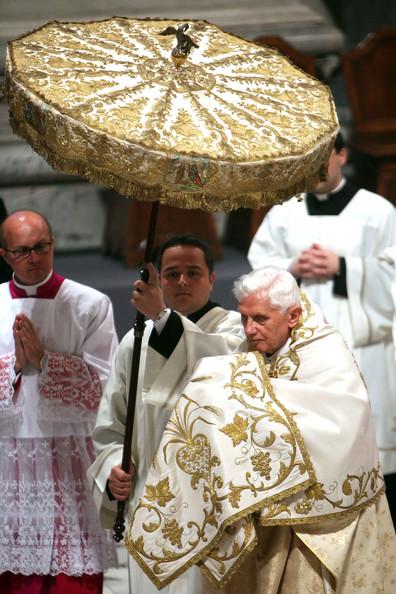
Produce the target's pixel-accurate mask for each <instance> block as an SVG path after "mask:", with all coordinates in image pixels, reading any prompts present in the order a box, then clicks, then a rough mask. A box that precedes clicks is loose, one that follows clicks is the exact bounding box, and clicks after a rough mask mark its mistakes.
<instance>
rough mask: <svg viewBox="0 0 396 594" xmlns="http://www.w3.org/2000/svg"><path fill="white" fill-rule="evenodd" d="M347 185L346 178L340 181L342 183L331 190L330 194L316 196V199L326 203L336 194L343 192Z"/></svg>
mask: <svg viewBox="0 0 396 594" xmlns="http://www.w3.org/2000/svg"><path fill="white" fill-rule="evenodd" d="M345 184H346V179H345V177H343V178H342V180H341V181H340V183H339V184H338V185H337V186H336V187H335V188H333V189H332V190H331V192H329V193H328V194H316V193H315V192H314V194H315V196H316V198H317V199H318V200H319V201H320V202H324V201H325V200H327V199H328V198H329V197H330V196H331V195H332V194H336V193H337V192H339V191H340V190H342V188H343V187H344V186H345Z"/></svg>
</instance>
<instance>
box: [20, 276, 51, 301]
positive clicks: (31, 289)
mask: <svg viewBox="0 0 396 594" xmlns="http://www.w3.org/2000/svg"><path fill="white" fill-rule="evenodd" d="M52 272H53V271H52V270H51V272H50V273H49V274H48V276H46V277H45V279H44V280H42V281H40V282H39V283H37V284H35V285H22V284H21V283H18V281H17V280H16V278H15V274H13V275H12V280H13V281H14V284H15V286H16V287H18V288H19V289H22V290H23V291H25V293H26V295H29V297H30V296H31V295H37V289H38V288H39V287H42V286H43V285H45V283H47V282H48V281H49V279H50V278H51V276H52Z"/></svg>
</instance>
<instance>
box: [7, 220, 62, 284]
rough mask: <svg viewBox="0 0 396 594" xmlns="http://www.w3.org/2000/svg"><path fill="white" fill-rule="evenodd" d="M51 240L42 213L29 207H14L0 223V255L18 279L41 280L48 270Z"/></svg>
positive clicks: (38, 281)
mask: <svg viewBox="0 0 396 594" xmlns="http://www.w3.org/2000/svg"><path fill="white" fill-rule="evenodd" d="M53 241H54V238H53V235H52V230H51V227H50V224H49V223H48V221H47V219H46V218H45V217H43V216H42V215H41V214H40V213H38V212H35V211H32V210H18V211H16V212H13V213H12V214H10V215H9V216H8V217H7V218H6V219H5V220H4V221H3V224H2V225H1V233H0V255H1V256H2V257H3V258H4V260H5V261H6V262H7V264H9V265H10V266H11V268H12V269H13V271H14V275H15V278H16V279H17V280H18V281H19V282H20V283H22V284H25V285H34V284H37V283H40V282H42V281H43V280H44V279H45V278H46V277H47V276H48V274H49V273H50V272H51V270H52V267H53V260H54V246H53Z"/></svg>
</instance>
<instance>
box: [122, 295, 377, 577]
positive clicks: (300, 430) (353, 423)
mask: <svg viewBox="0 0 396 594" xmlns="http://www.w3.org/2000/svg"><path fill="white" fill-rule="evenodd" d="M303 305H304V308H303V313H302V316H301V319H300V323H299V325H298V326H297V328H296V330H295V332H294V333H293V336H292V337H291V339H290V341H288V343H286V345H285V347H284V349H283V350H282V351H281V352H279V353H278V355H277V357H276V358H275V359H276V360H279V361H280V362H281V363H280V365H279V367H278V368H277V367H276V362H274V361H273V362H272V363H271V362H269V363H266V362H265V360H264V358H263V357H262V356H261V355H260V354H259V353H240V354H236V355H228V356H218V357H208V358H204V359H202V360H201V361H200V362H199V363H198V365H197V366H196V369H195V372H194V374H193V376H192V378H191V381H190V382H189V383H188V384H187V386H186V387H185V390H184V393H183V395H182V396H181V397H180V398H179V400H178V401H177V404H176V406H175V408H174V410H173V412H172V415H171V417H170V420H169V422H168V424H167V426H166V429H165V431H164V434H163V438H162V441H161V443H160V446H159V449H158V451H157V454H156V456H155V458H154V461H153V465H152V468H151V469H150V472H149V474H148V477H147V481H146V486H145V489H144V492H143V493H142V497H141V498H140V500H139V503H138V505H137V507H136V508H135V510H134V511H133V514H132V516H131V518H130V522H129V528H128V534H127V537H126V546H127V548H128V550H129V552H130V553H131V554H132V555H133V556H134V558H135V559H136V560H137V562H138V563H139V564H140V566H141V567H142V569H143V570H144V571H145V572H146V573H147V575H148V577H149V578H150V579H151V580H152V581H153V582H154V583H155V584H156V585H157V587H159V588H160V587H163V586H164V585H166V584H168V583H170V582H171V581H172V580H173V579H175V578H176V577H177V576H178V575H180V574H181V573H182V572H184V571H185V570H186V569H187V568H188V567H189V566H191V565H192V564H197V563H199V564H201V565H202V567H203V568H204V569H205V571H206V572H207V573H208V574H209V575H210V576H211V577H212V579H214V580H215V581H216V582H217V583H219V584H223V583H225V582H226V581H227V580H228V579H229V577H230V576H231V575H233V574H234V573H235V571H237V569H238V567H239V566H240V564H241V563H242V562H243V560H244V559H245V557H246V555H247V554H248V552H249V551H250V550H252V548H254V546H255V544H256V526H257V525H258V524H261V525H262V526H271V525H287V526H293V528H295V529H296V530H298V529H299V526H309V525H312V526H313V527H315V526H316V525H318V524H319V525H321V523H322V522H324V521H327V520H332V519H334V520H342V519H343V518H344V517H349V516H350V515H351V514H355V515H356V512H358V511H359V510H362V509H365V508H366V506H367V505H369V504H370V503H372V502H374V501H375V500H376V498H378V497H379V496H380V495H381V494H382V492H383V478H382V475H381V472H380V469H379V465H378V452H377V449H376V445H375V439H374V433H373V428H372V422H371V413H370V407H369V403H368V398H367V392H366V390H365V386H364V383H363V381H362V379H361V376H360V372H359V370H358V368H357V366H356V363H355V362H354V359H353V357H352V355H351V353H350V351H349V350H348V349H347V347H346V345H345V343H344V341H343V339H342V338H341V336H340V335H339V334H338V333H337V332H336V331H335V330H334V329H333V328H332V327H330V326H329V325H328V324H326V323H325V322H324V320H323V317H322V315H321V314H320V312H318V310H317V309H316V308H315V307H314V306H312V305H311V303H310V302H309V301H308V299H306V298H305V297H304V296H303ZM271 368H272V369H275V370H276V371H277V373H276V374H275V375H277V377H272V378H270V377H269V375H268V372H267V369H269V370H271ZM293 380H298V381H293Z"/></svg>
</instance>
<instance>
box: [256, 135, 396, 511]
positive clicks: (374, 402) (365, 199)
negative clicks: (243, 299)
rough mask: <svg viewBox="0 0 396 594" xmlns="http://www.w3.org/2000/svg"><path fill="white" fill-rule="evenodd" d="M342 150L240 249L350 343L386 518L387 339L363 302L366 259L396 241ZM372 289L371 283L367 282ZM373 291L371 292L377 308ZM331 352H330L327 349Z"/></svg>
mask: <svg viewBox="0 0 396 594" xmlns="http://www.w3.org/2000/svg"><path fill="white" fill-rule="evenodd" d="M347 158H348V152H347V149H346V147H345V145H344V141H343V138H342V136H341V134H339V135H338V137H337V139H336V142H335V146H334V149H333V151H332V154H331V156H330V160H329V166H328V177H327V179H326V181H323V182H320V183H319V184H318V186H317V188H316V190H315V194H306V195H303V198H302V200H298V199H297V198H292V199H291V200H289V201H288V202H285V203H284V204H282V205H279V206H274V207H273V208H272V209H271V210H270V211H269V213H268V214H267V215H266V217H265V218H264V220H263V222H262V224H261V226H260V227H259V229H258V231H257V233H256V235H255V237H254V238H253V241H252V244H251V246H250V249H249V252H248V260H249V262H250V264H251V266H252V268H253V269H257V268H261V267H263V266H267V265H274V266H280V267H281V268H285V269H288V270H289V271H290V272H291V273H292V274H293V275H294V276H295V277H296V278H297V279H298V280H299V283H300V286H301V288H302V289H303V290H304V291H306V292H307V293H308V294H309V296H310V297H311V298H312V299H313V301H315V302H316V303H317V304H318V305H319V306H320V307H321V309H322V311H323V313H324V314H325V316H326V318H327V319H328V321H329V322H330V323H331V324H332V325H334V326H335V327H336V328H338V329H339V330H340V331H341V332H342V334H343V335H344V338H345V339H346V341H347V343H348V344H349V346H350V347H352V349H353V352H354V354H355V357H356V359H357V362H358V364H359V366H360V369H361V370H362V372H363V375H364V378H365V381H366V383H367V387H368V392H369V397H370V401H371V406H372V412H373V418H374V424H375V429H376V438H377V444H378V448H379V452H380V460H381V464H382V469H383V472H384V473H385V475H386V476H385V479H386V483H387V494H388V500H389V504H390V507H391V512H392V517H393V520H394V522H395V521H396V520H395V514H396V509H395V508H396V490H394V483H395V477H396V474H395V473H396V367H395V360H394V353H393V344H392V338H391V336H383V337H381V336H378V333H377V331H376V328H375V323H376V320H375V318H373V317H372V316H371V312H370V308H368V307H366V306H365V300H364V293H363V291H364V290H367V286H368V284H369V281H368V279H367V273H366V261H367V259H368V258H370V257H372V256H376V255H377V254H379V253H380V252H381V251H382V250H384V249H385V248H387V247H390V246H393V245H394V244H395V243H396V211H395V208H394V207H393V206H392V204H391V203H390V202H388V201H387V200H385V199H384V198H382V197H381V196H378V195H377V194H374V193H372V192H369V191H367V190H364V189H358V188H356V187H355V186H354V185H353V184H352V183H351V182H350V181H348V180H347V179H345V177H344V176H343V172H342V169H343V166H344V165H345V164H346V162H347ZM371 290H372V291H375V287H371ZM380 308H381V296H380V294H379V293H378V309H380ZM329 356H331V353H329Z"/></svg>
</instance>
